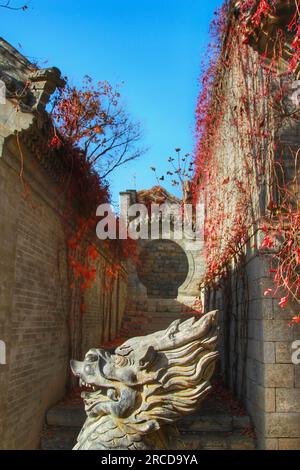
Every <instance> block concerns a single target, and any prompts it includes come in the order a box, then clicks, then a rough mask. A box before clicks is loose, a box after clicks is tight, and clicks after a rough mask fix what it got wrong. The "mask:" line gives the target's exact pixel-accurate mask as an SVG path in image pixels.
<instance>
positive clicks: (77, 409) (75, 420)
mask: <svg viewBox="0 0 300 470" xmlns="http://www.w3.org/2000/svg"><path fill="white" fill-rule="evenodd" d="M85 418H86V414H85V411H84V408H83V405H73V404H58V405H56V406H54V407H53V408H50V410H48V412H47V415H46V424H47V425H48V426H54V427H59V426H61V427H63V428H65V429H67V428H78V429H80V428H81V427H82V425H83V423H84V421H85Z"/></svg>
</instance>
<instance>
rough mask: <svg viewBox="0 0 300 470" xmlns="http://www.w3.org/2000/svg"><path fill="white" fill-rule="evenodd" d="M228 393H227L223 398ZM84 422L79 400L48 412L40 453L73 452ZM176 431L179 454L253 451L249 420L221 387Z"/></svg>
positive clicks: (59, 405) (252, 436)
mask: <svg viewBox="0 0 300 470" xmlns="http://www.w3.org/2000/svg"><path fill="white" fill-rule="evenodd" d="M228 393H229V392H227V391H226V392H225V395H226V394H228ZM217 394H218V395H219V398H218V396H217ZM84 420H85V413H84V410H83V404H82V402H81V400H80V398H78V396H77V397H74V398H73V399H71V400H67V401H64V402H62V403H59V404H58V405H56V406H54V407H53V408H51V409H50V410H49V411H48V413H47V417H46V424H45V426H44V430H43V433H42V438H41V449H43V450H67V449H72V447H73V446H74V445H75V442H76V438H77V436H78V434H79V431H80V428H81V426H82V424H83V422H84ZM177 427H178V430H179V433H180V436H179V440H178V442H179V449H180V450H230V449H231V450H254V449H255V445H256V442H255V436H254V435H253V431H252V427H251V423H250V419H249V417H248V416H247V415H246V414H244V411H243V410H242V409H241V408H240V407H239V405H238V404H237V403H236V402H235V401H234V400H233V399H228V400H227V402H226V401H224V393H222V392H221V393H220V384H218V385H217V386H216V387H215V392H214V394H212V395H211V396H210V397H209V398H208V399H207V400H206V401H205V403H204V404H203V406H202V408H201V410H200V411H198V412H197V413H195V414H194V415H191V416H187V417H185V418H183V419H182V420H181V421H179V422H178V423H177Z"/></svg>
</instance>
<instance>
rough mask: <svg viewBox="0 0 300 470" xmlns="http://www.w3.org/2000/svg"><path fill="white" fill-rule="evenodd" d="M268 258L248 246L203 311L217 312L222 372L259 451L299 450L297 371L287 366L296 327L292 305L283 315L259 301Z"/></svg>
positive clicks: (273, 304)
mask: <svg viewBox="0 0 300 470" xmlns="http://www.w3.org/2000/svg"><path fill="white" fill-rule="evenodd" d="M257 241H258V243H259V240H257ZM268 257H269V255H267V254H263V255H262V254H260V253H259V252H257V251H255V250H253V249H251V247H250V244H249V245H248V247H247V261H246V264H245V266H243V267H241V266H240V267H234V268H233V270H232V272H231V275H230V276H229V278H228V280H227V282H226V283H225V285H224V288H223V289H222V290H219V291H217V292H214V293H213V292H211V293H210V295H209V298H208V302H207V308H208V309H209V308H218V309H219V310H220V344H219V348H220V352H221V370H222V373H223V376H224V377H225V379H226V382H227V384H228V385H229V386H230V387H231V388H232V389H233V390H234V392H235V394H236V396H237V397H238V398H239V399H240V400H241V401H242V402H243V403H244V404H245V405H246V408H247V411H248V412H249V414H250V416H251V418H252V420H253V424H254V426H255V430H256V434H257V438H258V447H259V448H260V449H270V450H273V449H274V450H278V449H280V450H288V449H299V448H300V382H299V373H300V366H299V365H294V364H293V363H292V353H293V350H292V345H293V342H294V341H295V340H299V339H300V327H294V328H291V327H289V321H290V318H291V315H293V313H292V312H293V311H294V307H293V306H292V305H291V306H290V309H288V310H287V311H286V312H284V311H283V310H282V309H280V307H279V306H278V299H277V300H275V299H274V298H266V297H265V296H264V292H265V290H266V289H268V288H270V287H272V285H271V281H270V276H269V262H268V261H269V260H268Z"/></svg>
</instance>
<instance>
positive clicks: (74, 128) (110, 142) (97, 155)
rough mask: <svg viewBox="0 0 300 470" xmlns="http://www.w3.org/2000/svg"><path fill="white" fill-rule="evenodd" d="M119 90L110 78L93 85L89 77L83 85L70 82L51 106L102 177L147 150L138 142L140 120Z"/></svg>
mask: <svg viewBox="0 0 300 470" xmlns="http://www.w3.org/2000/svg"><path fill="white" fill-rule="evenodd" d="M117 90H118V88H116V89H114V88H113V87H112V86H111V85H110V84H109V83H107V82H99V83H98V84H97V85H93V83H92V81H91V79H89V77H87V79H86V80H85V81H84V85H83V87H82V88H81V89H77V88H76V87H71V86H70V85H67V86H66V87H65V89H64V90H62V91H61V93H60V95H59V96H58V97H57V103H55V104H54V106H53V110H52V115H53V117H54V120H55V123H56V124H57V126H58V129H59V131H60V132H61V134H62V135H63V136H64V137H66V138H67V139H68V140H70V141H71V142H73V143H74V144H75V145H77V146H79V147H80V148H81V150H82V151H83V152H84V155H85V158H86V161H87V163H89V164H90V166H92V167H94V168H95V170H96V171H97V172H98V174H99V175H100V176H101V177H102V178H103V179H105V178H106V177H107V176H108V175H110V174H111V173H112V172H113V171H114V170H115V169H116V168H118V167H120V166H122V165H124V164H125V163H128V162H130V161H132V160H135V159H137V158H139V157H141V156H142V155H143V154H144V153H145V152H146V149H142V148H139V146H138V142H139V141H140V140H141V137H142V132H141V127H140V124H139V123H136V122H133V121H132V120H131V118H130V116H129V114H128V113H127V112H126V110H125V109H124V107H123V106H122V105H121V104H120V102H119V98H120V94H119V92H118V91H117Z"/></svg>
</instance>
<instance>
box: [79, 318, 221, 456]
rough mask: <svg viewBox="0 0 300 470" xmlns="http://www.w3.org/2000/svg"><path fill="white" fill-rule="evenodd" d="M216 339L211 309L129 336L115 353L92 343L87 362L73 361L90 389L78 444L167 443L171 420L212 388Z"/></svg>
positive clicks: (195, 405)
mask: <svg viewBox="0 0 300 470" xmlns="http://www.w3.org/2000/svg"><path fill="white" fill-rule="evenodd" d="M216 342H217V312H211V313H208V314H206V315H204V316H203V317H202V318H201V319H200V320H196V318H191V319H189V320H187V321H185V322H181V321H180V320H176V321H175V322H173V323H172V324H171V325H170V327H169V328H168V329H167V330H164V331H159V332H157V333H154V334H151V335H149V336H144V337H138V338H133V339H130V340H129V341H126V342H125V343H124V344H123V345H122V346H120V347H119V348H117V349H116V351H115V353H114V354H111V353H110V352H107V351H104V350H102V349H92V350H90V351H89V352H88V353H87V354H86V356H85V359H84V361H83V362H79V361H71V368H72V371H73V373H74V374H75V375H76V376H78V377H79V378H80V384H81V385H84V386H86V387H87V388H88V389H89V391H88V392H84V393H83V394H82V397H83V399H84V402H85V410H86V413H87V420H86V422H85V424H84V426H83V428H82V430H81V433H80V434H79V436H78V443H77V445H76V446H75V449H83V450H84V449H86V450H88V449H110V450H112V449H131V450H139V449H167V448H168V445H169V444H168V441H167V434H168V433H167V432H165V431H166V425H170V424H172V423H174V422H175V421H176V420H177V419H179V418H181V417H182V416H184V415H187V414H189V413H192V412H193V411H195V410H196V409H197V408H198V407H199V405H200V403H201V401H202V400H203V399H204V398H205V396H206V395H207V394H208V392H209V390H210V388H211V386H210V383H209V380H210V378H211V376H212V374H213V371H214V366H215V362H216V359H217V357H218V353H217V352H216V351H215V346H216Z"/></svg>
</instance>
